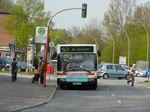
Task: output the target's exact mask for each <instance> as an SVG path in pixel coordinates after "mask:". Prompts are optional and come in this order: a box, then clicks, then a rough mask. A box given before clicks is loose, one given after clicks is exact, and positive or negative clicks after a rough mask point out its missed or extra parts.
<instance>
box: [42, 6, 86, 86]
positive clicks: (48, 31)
mask: <svg viewBox="0 0 150 112" xmlns="http://www.w3.org/2000/svg"><path fill="white" fill-rule="evenodd" d="M76 9H85V7H82V8H68V9H64V10H61V11H58V12H57V13H55V14H54V15H53V16H52V17H51V18H49V20H48V22H47V37H46V51H45V52H46V53H45V64H44V83H43V87H46V67H47V55H48V43H49V41H50V39H48V37H49V33H50V22H51V21H52V19H53V18H54V17H55V16H56V15H57V14H59V13H61V12H64V11H68V10H76Z"/></svg>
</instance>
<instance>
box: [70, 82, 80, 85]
mask: <svg viewBox="0 0 150 112" xmlns="http://www.w3.org/2000/svg"><path fill="white" fill-rule="evenodd" d="M72 84H73V85H81V83H79V82H76V83H75V82H74V83H72Z"/></svg>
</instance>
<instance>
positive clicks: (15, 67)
mask: <svg viewBox="0 0 150 112" xmlns="http://www.w3.org/2000/svg"><path fill="white" fill-rule="evenodd" d="M11 68H12V76H13V77H14V81H15V80H17V72H18V63H17V61H16V58H13V62H12V63H11Z"/></svg>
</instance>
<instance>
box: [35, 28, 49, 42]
mask: <svg viewBox="0 0 150 112" xmlns="http://www.w3.org/2000/svg"><path fill="white" fill-rule="evenodd" d="M46 36H47V27H42V26H41V27H39V26H38V27H36V39H35V42H36V43H46Z"/></svg>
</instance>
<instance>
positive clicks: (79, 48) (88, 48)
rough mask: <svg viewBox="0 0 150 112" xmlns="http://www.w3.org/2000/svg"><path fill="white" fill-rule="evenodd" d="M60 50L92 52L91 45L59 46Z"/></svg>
mask: <svg viewBox="0 0 150 112" xmlns="http://www.w3.org/2000/svg"><path fill="white" fill-rule="evenodd" d="M60 51H61V52H93V51H94V48H93V46H61V48H60Z"/></svg>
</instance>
